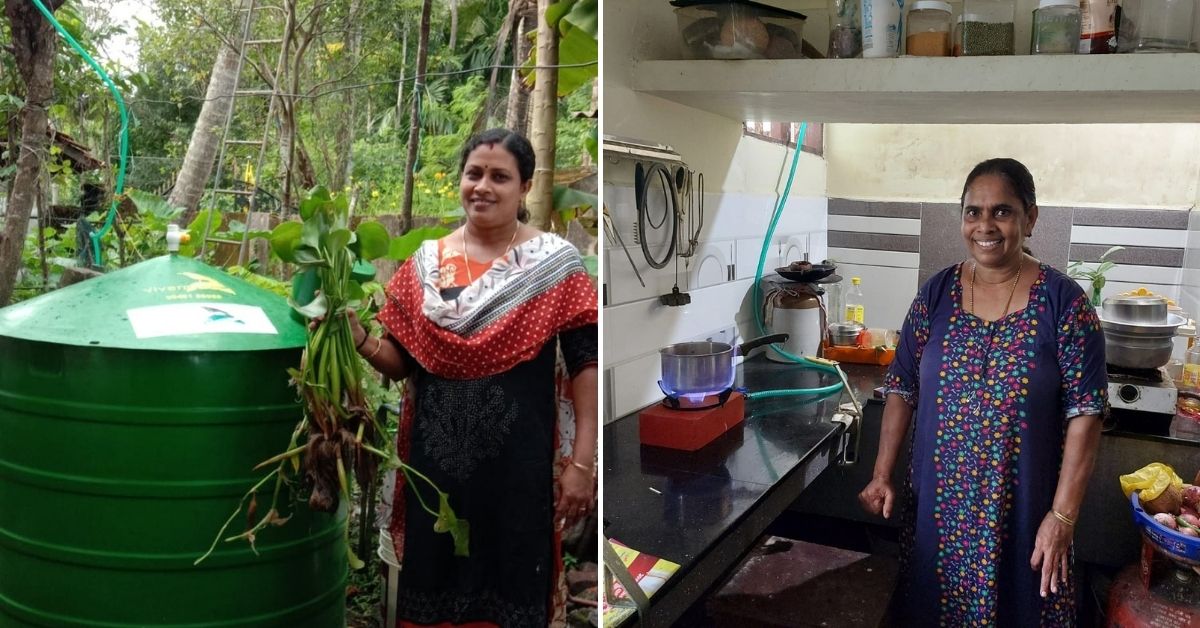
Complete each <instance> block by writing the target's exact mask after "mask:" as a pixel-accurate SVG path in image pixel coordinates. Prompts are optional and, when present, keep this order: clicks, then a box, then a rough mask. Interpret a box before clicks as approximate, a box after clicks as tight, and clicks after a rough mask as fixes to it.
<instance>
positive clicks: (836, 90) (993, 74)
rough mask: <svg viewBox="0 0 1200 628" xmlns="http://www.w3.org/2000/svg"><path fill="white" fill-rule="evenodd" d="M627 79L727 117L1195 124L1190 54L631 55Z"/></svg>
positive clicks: (1198, 81)
mask: <svg viewBox="0 0 1200 628" xmlns="http://www.w3.org/2000/svg"><path fill="white" fill-rule="evenodd" d="M630 87H631V88H632V89H633V90H634V91H636V92H639V93H643V94H652V95H654V96H658V97H661V98H664V99H666V100H670V101H673V102H677V103H680V104H682V105H687V106H689V107H694V108H696V109H701V110H704V111H708V112H711V113H715V114H718V115H721V116H724V117H727V118H732V119H734V120H764V121H779V122H786V121H801V120H806V121H810V122H864V123H919V124H924V123H947V124H963V123H966V124H970V123H978V124H994V123H1021V124H1029V123H1094V122H1098V123H1104V122H1200V54H1197V53H1178V54H1137V55H1133V54H1124V55H1062V56H1056V55H1042V56H1029V55H1026V56H1011V57H938V58H931V57H900V58H896V59H794V60H753V61H637V62H635V63H634V67H633V72H632V74H631V85H630Z"/></svg>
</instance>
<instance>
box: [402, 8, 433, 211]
mask: <svg viewBox="0 0 1200 628" xmlns="http://www.w3.org/2000/svg"><path fill="white" fill-rule="evenodd" d="M432 5H433V0H425V1H424V2H422V3H421V30H420V35H419V36H418V37H417V73H416V80H415V81H414V82H413V98H412V108H411V116H410V118H409V123H408V158H407V159H405V160H404V208H403V213H402V216H401V217H402V220H401V224H400V232H401V233H407V232H408V231H409V230H410V229H412V224H413V219H412V215H413V185H414V184H415V183H416V181H415V178H416V172H414V171H413V164H415V163H417V149H418V148H419V147H420V145H421V90H422V89H424V87H425V63H426V61H428V56H429V13H430V11H431V10H432Z"/></svg>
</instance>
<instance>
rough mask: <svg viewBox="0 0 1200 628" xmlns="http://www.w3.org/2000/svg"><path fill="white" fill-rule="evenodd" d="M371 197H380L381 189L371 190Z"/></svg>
mask: <svg viewBox="0 0 1200 628" xmlns="http://www.w3.org/2000/svg"><path fill="white" fill-rule="evenodd" d="M371 198H379V190H371Z"/></svg>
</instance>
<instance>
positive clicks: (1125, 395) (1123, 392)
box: [1117, 384, 1142, 403]
mask: <svg viewBox="0 0 1200 628" xmlns="http://www.w3.org/2000/svg"><path fill="white" fill-rule="evenodd" d="M1117 396H1118V397H1120V398H1121V401H1124V402H1125V403H1133V402H1135V401H1137V400H1138V399H1141V397H1142V391H1141V390H1140V389H1139V388H1138V387H1137V386H1134V385H1133V384H1123V385H1122V386H1121V387H1120V388H1118V389H1117Z"/></svg>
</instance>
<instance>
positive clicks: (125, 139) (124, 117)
mask: <svg viewBox="0 0 1200 628" xmlns="http://www.w3.org/2000/svg"><path fill="white" fill-rule="evenodd" d="M33 4H34V6H36V7H37V9H38V11H41V13H42V15H44V16H45V17H46V19H47V20H48V21H49V22H50V23H51V24H52V25H54V30H56V31H58V34H59V35H62V38H63V39H65V40H67V43H68V44H71V47H72V48H74V49H75V52H77V53H79V56H81V57H83V60H84V61H86V62H87V64H88V65H89V66H91V68H92V70H95V72H96V74H98V75H99V76H100V80H101V81H103V82H104V85H105V86H107V87H108V91H109V92H110V93H112V96H113V100H115V101H116V102H117V111H118V112H119V113H120V114H121V137H120V142H119V144H120V155H121V159H120V164H119V166H118V167H117V186H116V189H115V190H114V191H113V202H112V206H111V207H109V209H108V217H107V218H105V219H104V226H103V227H101V228H100V230H99V231H96V232H93V233H92V234H91V237H92V253H93V254H94V255H93V260H94V262H95V264H96V265H97V266H99V265H100V261H101V258H100V238H103V237H104V235H105V234H107V233H108V231H109V229H112V226H113V221H114V220H116V217H117V199H118V198H120V196H121V194H123V193H124V192H125V164H126V162H128V161H129V113H128V112H126V111H125V99H124V98H122V97H121V92H119V91H117V86H116V85H115V84H113V82H112V79H111V78H109V76H108V73H107V72H105V71H104V68H102V67H100V64H99V63H97V62H96V60H95V59H93V58H92V56H91V55H89V54H88V53H87V51H86V50H84V49H83V46H80V45H79V42H77V41H75V38H74V37H72V36H71V34H70V33H68V32H67V30H66V29H65V28H63V25H62V24H59V23H58V20H56V19H54V14H53V13H51V12H50V10H49V9H47V8H46V5H44V4H42V0H33Z"/></svg>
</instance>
